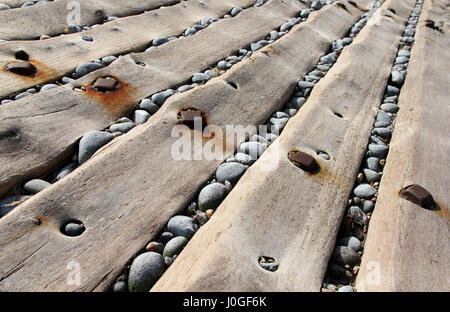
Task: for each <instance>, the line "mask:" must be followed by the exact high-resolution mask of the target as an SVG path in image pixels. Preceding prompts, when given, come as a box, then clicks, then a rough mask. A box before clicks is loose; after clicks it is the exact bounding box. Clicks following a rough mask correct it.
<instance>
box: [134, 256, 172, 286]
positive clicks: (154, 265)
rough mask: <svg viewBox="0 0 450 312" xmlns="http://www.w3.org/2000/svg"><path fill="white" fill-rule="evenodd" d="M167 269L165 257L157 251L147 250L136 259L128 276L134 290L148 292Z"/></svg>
mask: <svg viewBox="0 0 450 312" xmlns="http://www.w3.org/2000/svg"><path fill="white" fill-rule="evenodd" d="M164 271H165V263H164V258H163V257H162V256H161V255H160V254H158V253H156V252H146V253H143V254H141V255H139V256H138V257H137V258H136V259H134V261H133V263H132V265H131V267H130V274H129V276H128V288H129V290H130V291H132V292H148V291H149V290H150V289H151V288H152V286H153V285H154V284H155V283H156V281H157V280H158V279H159V278H160V277H161V276H162V275H163V273H164Z"/></svg>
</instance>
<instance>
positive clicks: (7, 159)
mask: <svg viewBox="0 0 450 312" xmlns="http://www.w3.org/2000/svg"><path fill="white" fill-rule="evenodd" d="M302 8H304V5H302V4H300V3H299V2H297V1H296V0H290V1H286V0H274V1H272V2H270V3H267V4H266V5H264V6H262V7H258V8H252V9H249V10H246V11H244V12H241V13H240V14H239V15H238V16H236V17H235V18H232V19H223V20H220V21H218V22H216V23H214V24H212V25H210V26H209V27H207V28H206V29H204V30H202V31H199V32H198V33H197V34H195V35H194V36H189V37H186V38H182V39H179V40H174V41H170V42H168V43H166V44H164V45H162V46H159V47H157V48H155V49H152V50H150V51H148V52H144V53H138V54H129V55H126V56H124V57H121V58H119V59H118V60H116V61H115V62H114V63H113V64H111V65H110V66H108V67H106V68H103V69H100V70H97V71H95V72H93V73H91V74H89V75H87V76H84V77H82V78H81V79H79V80H77V81H76V82H74V83H71V84H68V85H64V86H61V87H58V88H54V89H51V90H48V91H46V92H40V93H38V94H35V95H33V96H29V97H26V98H23V99H20V100H17V101H14V102H10V103H7V104H3V105H0V162H2V163H3V164H5V165H3V166H1V167H0V195H1V194H4V193H6V192H8V191H9V190H11V189H12V188H13V187H14V186H15V185H17V184H19V183H21V182H22V181H23V180H24V179H27V178H29V177H38V176H40V175H41V174H44V173H46V172H47V171H48V170H49V169H51V168H54V167H55V165H57V164H58V163H59V162H60V161H61V160H63V159H64V158H65V157H67V156H68V155H69V154H70V153H73V148H72V147H73V145H74V144H75V143H76V142H77V140H78V139H80V138H81V137H82V136H83V135H84V134H85V133H86V132H88V131H92V130H102V129H104V128H106V127H107V126H109V125H110V124H111V123H112V122H113V121H114V120H116V119H117V118H119V117H122V116H125V115H127V114H129V113H130V112H131V111H132V109H133V108H134V107H136V105H137V103H138V102H139V101H140V100H141V99H143V98H144V97H146V96H149V95H152V94H153V93H156V92H158V91H162V90H165V89H167V88H171V87H176V86H178V85H180V84H182V83H185V82H187V81H188V80H189V79H190V78H191V76H192V74H193V73H196V72H199V71H204V70H205V69H208V68H209V67H210V66H213V65H215V64H216V63H217V62H218V61H219V60H221V59H223V58H225V57H227V56H229V55H230V54H232V53H235V52H236V51H237V50H239V49H240V48H242V47H245V46H247V45H249V44H250V43H251V42H253V41H256V40H258V39H260V38H263V37H264V36H266V35H267V33H268V32H269V31H271V30H272V29H274V28H276V27H279V26H280V25H281V24H282V23H284V22H285V21H287V20H288V19H289V18H290V17H292V16H293V15H296V14H298V12H299V11H300V10H301V9H302ZM244 30H245V31H244ZM137 62H141V63H145V64H146V66H145V67H142V66H139V65H136V63H137ZM105 75H112V76H114V77H117V78H119V79H120V80H121V81H122V82H123V83H124V85H127V88H124V89H122V90H120V91H118V92H115V93H112V94H110V95H109V96H104V97H98V96H96V94H95V93H93V92H76V91H73V88H74V87H77V86H78V87H79V86H82V85H88V84H90V83H91V82H92V81H94V80H95V79H96V78H97V77H101V76H105ZM19 107H20V109H18V108H19ZM11 134H14V135H11Z"/></svg>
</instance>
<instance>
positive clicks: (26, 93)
mask: <svg viewBox="0 0 450 312" xmlns="http://www.w3.org/2000/svg"><path fill="white" fill-rule="evenodd" d="M30 95H32V93H30V92H27V91H25V92H22V93H20V94H18V95H16V96H15V98H14V100H16V101H17V100H20V99H23V98H24V97H27V96H30Z"/></svg>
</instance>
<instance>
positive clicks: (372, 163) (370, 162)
mask: <svg viewBox="0 0 450 312" xmlns="http://www.w3.org/2000/svg"><path fill="white" fill-rule="evenodd" d="M366 167H367V168H369V169H370V170H373V171H380V159H379V158H376V157H369V158H367V159H366Z"/></svg>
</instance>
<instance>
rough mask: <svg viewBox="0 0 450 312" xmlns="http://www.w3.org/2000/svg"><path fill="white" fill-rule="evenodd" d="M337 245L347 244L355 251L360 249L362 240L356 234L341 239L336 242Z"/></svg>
mask: <svg viewBox="0 0 450 312" xmlns="http://www.w3.org/2000/svg"><path fill="white" fill-rule="evenodd" d="M336 246H346V247H349V248H351V249H353V250H354V251H359V250H360V249H361V241H360V240H359V239H357V238H356V237H354V236H349V237H345V238H341V239H339V240H338V241H337V242H336Z"/></svg>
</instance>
